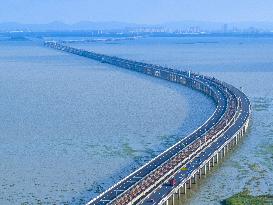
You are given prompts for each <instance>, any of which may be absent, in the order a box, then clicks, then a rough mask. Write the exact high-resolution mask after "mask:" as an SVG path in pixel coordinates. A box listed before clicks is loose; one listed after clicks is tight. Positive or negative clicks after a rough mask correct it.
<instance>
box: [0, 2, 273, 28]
mask: <svg viewBox="0 0 273 205" xmlns="http://www.w3.org/2000/svg"><path fill="white" fill-rule="evenodd" d="M272 10H273V1H272V0H263V1H259V0H221V1H219V0H202V1H197V0H130V1H128V0H115V1H111V0H58V1H56V0H47V1H37V0H4V1H2V2H1V6H0V23H3V22H18V23H31V24H39V23H50V22H53V21H61V22H64V23H68V24H72V23H76V22H79V21H93V22H96V21H98V22H102V21H119V22H128V23H138V24H158V23H165V22H171V21H187V20H191V21H212V22H251V21H253V22H273V12H272Z"/></svg>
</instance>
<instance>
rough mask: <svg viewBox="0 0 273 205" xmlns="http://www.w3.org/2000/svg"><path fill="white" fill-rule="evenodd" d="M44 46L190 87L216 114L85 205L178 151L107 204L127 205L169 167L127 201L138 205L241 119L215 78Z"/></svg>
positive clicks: (237, 103)
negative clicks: (211, 104) (213, 106)
mask: <svg viewBox="0 0 273 205" xmlns="http://www.w3.org/2000/svg"><path fill="white" fill-rule="evenodd" d="M45 45H46V46H49V47H51V48H55V49H58V50H61V51H65V52H69V53H72V54H76V55H80V56H84V57H88V58H91V59H93V60H98V61H100V62H102V63H108V64H112V65H116V66H119V67H123V68H126V69H130V70H134V71H138V72H141V73H144V74H147V75H152V76H154V77H157V78H161V79H165V80H168V81H171V82H175V83H179V84H182V85H185V86H188V87H191V88H193V89H196V90H199V91H201V92H203V93H205V94H206V95H208V96H210V97H211V98H212V99H213V100H214V102H215V103H216V105H217V107H216V110H215V111H214V113H213V114H212V115H211V116H210V118H209V119H208V120H207V121H206V122H205V123H204V124H203V125H201V126H200V127H199V128H197V129H196V130H195V131H194V132H193V133H192V134H190V135H188V136H187V137H186V138H184V139H182V140H180V141H179V142H177V143H176V144H174V145H173V146H171V147H170V148H168V149H167V150H165V151H164V152H162V153H161V154H160V155H158V156H157V157H155V158H153V159H152V160H150V161H149V162H147V163H145V164H144V165H143V166H142V167H140V168H139V169H137V170H136V171H134V172H133V173H131V174H130V175H128V176H127V177H125V178H124V179H123V180H121V181H119V182H118V183H116V184H115V185H113V186H111V187H110V188H109V189H107V190H106V191H104V192H103V193H101V194H100V195H98V196H97V197H96V198H94V199H93V200H91V201H90V202H88V203H87V204H88V205H91V204H93V203H95V202H96V201H97V200H99V199H100V198H102V197H103V196H104V195H105V194H107V193H109V192H110V191H112V190H114V189H115V188H116V187H118V186H119V185H121V184H122V183H125V182H127V180H128V179H130V178H131V177H132V176H134V175H136V174H137V173H138V172H141V170H144V169H146V168H147V167H148V166H149V165H151V164H152V163H154V162H155V161H156V160H158V159H159V158H161V157H162V156H164V155H165V154H166V153H169V152H171V151H172V150H175V149H176V148H179V149H178V151H177V152H176V153H174V154H173V153H172V156H171V157H170V158H169V159H167V160H165V161H164V162H163V163H161V164H160V165H159V166H157V167H156V168H155V169H153V170H152V171H150V172H149V173H147V175H145V176H143V177H142V179H141V180H138V181H136V182H135V183H133V184H132V185H131V186H129V188H128V189H127V190H126V191H124V192H122V193H120V194H117V196H116V197H115V198H113V199H111V200H109V203H118V204H123V202H124V204H125V202H126V203H127V202H128V197H127V195H128V193H130V190H131V191H132V190H134V189H136V188H135V187H137V186H139V185H141V184H143V183H144V182H145V180H146V181H147V180H148V179H150V178H151V177H152V176H153V175H155V176H156V173H157V172H159V171H163V170H164V168H166V167H168V166H169V164H170V165H172V166H171V169H170V170H169V171H168V169H167V171H168V172H165V174H164V176H161V177H160V178H159V179H158V180H157V181H155V182H154V183H153V184H151V185H150V186H148V187H147V186H146V187H145V188H146V189H145V191H142V193H139V194H138V196H137V197H135V198H134V199H131V198H130V197H129V198H130V201H131V202H130V203H134V202H139V200H141V198H143V197H147V195H149V192H150V191H151V190H152V189H154V188H155V187H157V186H159V185H160V184H162V183H164V182H165V181H166V180H168V179H169V178H170V177H171V176H172V175H173V174H175V173H176V172H177V171H178V170H179V167H181V166H185V165H186V164H187V163H189V162H191V160H193V159H194V158H195V157H196V156H198V155H199V154H200V153H201V152H202V151H203V150H204V149H207V148H208V147H210V146H211V145H212V144H213V143H214V142H215V141H217V139H219V138H220V137H221V136H222V135H224V133H225V132H226V130H228V129H229V127H230V126H231V125H232V124H233V123H235V122H236V119H237V118H238V117H239V116H240V113H238V112H240V104H241V102H240V98H237V97H236V96H235V94H234V93H233V92H232V89H233V87H232V86H231V85H229V84H227V83H224V82H221V81H219V80H217V79H215V78H211V77H207V76H202V75H199V74H196V73H191V72H190V71H188V72H187V71H177V70H174V69H171V68H166V67H161V66H158V65H152V64H147V63H141V62H136V61H131V60H127V59H121V58H118V57H115V56H107V55H103V54H97V53H94V52H90V51H84V50H82V49H76V48H72V47H69V46H65V45H61V44H59V43H57V42H45ZM222 98H225V99H222ZM220 102H224V104H226V105H225V107H224V105H223V104H222V105H220ZM221 106H223V107H221ZM250 108H251V107H249V109H250ZM218 112H220V113H222V115H221V116H218ZM215 117H217V120H216V121H215V122H214V123H213V126H212V127H209V128H208V129H207V130H203V129H204V128H206V126H207V125H208V124H209V122H210V121H212V120H213V119H214V118H215ZM202 130H203V133H202V134H200V136H198V137H196V136H195V134H196V133H198V132H199V131H202ZM189 139H190V140H191V139H192V140H193V141H192V142H190V143H189V144H187V145H186V146H183V147H182V146H181V145H183V144H184V143H185V142H187V140H189ZM199 142H200V146H197V145H198V143H199ZM180 146H181V148H180ZM191 149H192V150H191ZM185 150H187V151H185ZM188 150H191V151H192V152H191V153H189V155H188V156H184V154H185V152H187V153H188ZM181 157H182V159H183V157H184V159H183V160H182V161H180V160H179V162H178V163H176V161H177V159H180V158H181ZM174 163H176V164H174ZM136 191H137V189H136ZM126 194H127V195H126ZM145 194H146V195H145ZM122 197H123V198H124V199H123V198H122ZM122 201H123V202H122Z"/></svg>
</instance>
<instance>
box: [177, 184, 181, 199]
mask: <svg viewBox="0 0 273 205" xmlns="http://www.w3.org/2000/svg"><path fill="white" fill-rule="evenodd" d="M180 188H181V187H179V188H178V190H177V194H178V199H180V194H181V193H180Z"/></svg>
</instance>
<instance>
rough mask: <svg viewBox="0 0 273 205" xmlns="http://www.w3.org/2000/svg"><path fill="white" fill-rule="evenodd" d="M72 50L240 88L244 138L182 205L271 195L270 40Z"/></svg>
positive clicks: (152, 42) (154, 42)
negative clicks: (248, 116) (245, 99)
mask: <svg viewBox="0 0 273 205" xmlns="http://www.w3.org/2000/svg"><path fill="white" fill-rule="evenodd" d="M77 46H78V47H81V48H85V49H86V48H87V49H90V50H94V51H97V52H101V53H108V54H112V55H117V56H122V57H125V58H129V59H137V60H142V61H146V62H150V63H155V64H161V65H165V64H166V65H168V66H172V67H175V68H177V69H189V68H190V69H191V70H193V71H196V72H201V73H204V74H207V75H213V76H215V77H217V78H219V79H222V80H224V81H226V82H229V83H231V84H233V85H234V86H236V87H238V88H240V87H242V89H243V91H244V92H245V93H246V94H247V95H248V96H249V98H250V100H251V103H252V106H253V116H252V122H251V127H250V129H249V132H248V134H247V135H246V137H245V138H244V140H243V141H242V143H241V144H240V145H239V146H238V147H237V148H236V150H235V151H234V152H233V153H231V154H229V155H228V157H227V158H226V159H225V161H224V162H223V163H221V165H220V166H218V168H216V170H214V171H213V173H212V174H211V175H209V176H208V177H207V178H206V179H205V180H202V182H201V183H200V184H198V186H197V187H195V188H194V189H193V190H192V192H191V193H190V195H189V196H188V197H187V199H186V200H183V201H182V202H181V204H191V205H203V204H204V205H211V204H215V205H216V204H220V202H221V201H222V200H224V199H225V198H228V197H229V196H231V195H233V194H234V193H237V192H240V191H243V190H244V189H249V190H250V191H251V192H252V194H254V195H259V194H273V189H272V187H273V166H272V165H273V55H272V50H273V38H258V37H257V38H255V37H254V38H247V37H244V38H234V37H222V38H220V37H206V38H199V37H195V38H194V37H193V38H153V39H150V38H147V39H140V40H138V41H134V42H132V41H131V42H127V43H126V42H119V43H116V44H107V43H104V44H101V43H100V44H98V43H93V44H88V45H87V44H85V45H77Z"/></svg>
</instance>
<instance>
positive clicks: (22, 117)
mask: <svg viewBox="0 0 273 205" xmlns="http://www.w3.org/2000/svg"><path fill="white" fill-rule="evenodd" d="M124 43H125V44H126V42H124ZM134 43H137V42H134ZM87 46H89V45H87ZM109 46H110V47H111V46H112V45H109ZM144 49H145V48H144ZM128 54H130V52H128ZM117 55H119V53H117ZM130 55H131V56H130V57H133V56H134V54H133V53H131V54H130ZM147 56H148V55H146V57H147ZM142 57H145V55H144V56H142ZM166 58H167V53H166ZM136 59H137V55H136ZM0 96H1V100H0V122H1V123H0V140H1V144H0V187H1V189H0V204H7V205H8V204H82V203H83V202H85V201H87V200H89V199H90V198H92V197H94V196H96V195H97V194H98V193H99V192H101V191H102V190H104V189H106V188H108V187H109V186H111V185H112V184H113V183H115V182H117V181H119V180H120V179H121V178H123V177H124V176H126V175H128V174H129V173H130V172H131V171H133V170H135V169H136V168H137V167H139V166H141V165H142V164H144V163H145V162H147V161H148V160H150V159H152V158H153V157H155V156H156V155H157V154H159V153H160V152H162V151H163V150H165V149H166V148H168V147H170V146H171V145H172V144H174V143H175V142H176V141H178V140H179V139H181V138H183V137H185V136H186V135H187V134H189V133H190V132H192V131H193V130H194V129H195V128H197V127H199V126H200V125H201V124H202V123H203V122H205V121H206V119H207V118H208V117H209V116H210V115H211V114H212V113H213V111H214V109H215V105H214V104H213V102H212V101H211V100H210V99H209V98H207V97H206V96H204V95H202V94H200V93H198V92H195V91H193V90H191V89H188V88H184V87H182V86H179V85H176V84H172V83H169V82H167V81H163V80H159V79H154V78H152V77H149V76H145V75H142V74H139V73H134V72H131V71H126V70H123V69H119V68H115V67H112V66H108V65H105V64H100V63H98V62H94V61H92V60H89V59H85V58H81V57H78V56H73V55H69V54H65V53H61V52H58V51H55V50H51V49H48V48H44V47H43V46H41V45H40V44H38V43H33V42H10V41H4V40H2V41H1V42H0Z"/></svg>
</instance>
